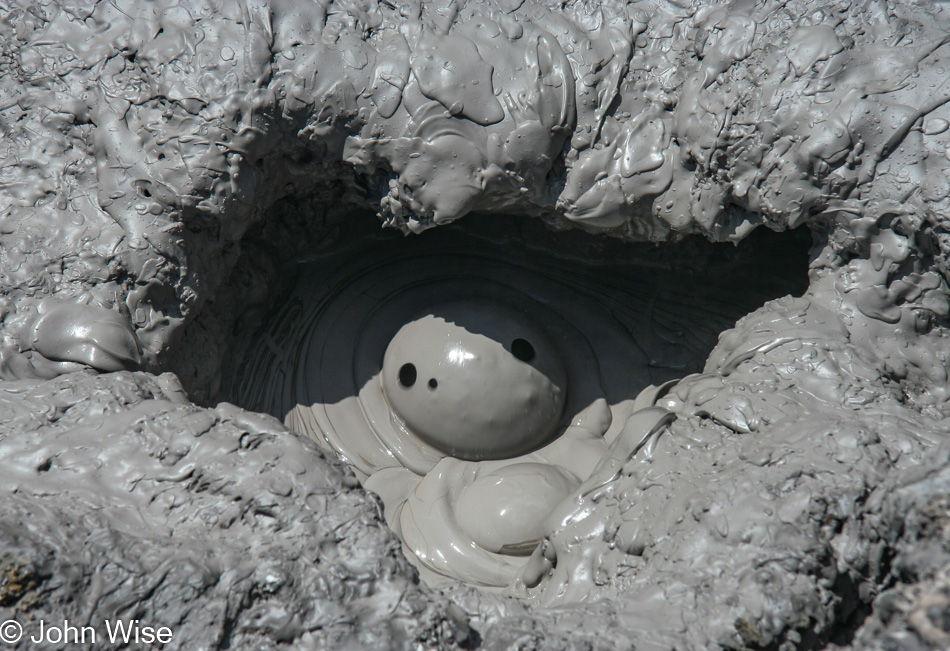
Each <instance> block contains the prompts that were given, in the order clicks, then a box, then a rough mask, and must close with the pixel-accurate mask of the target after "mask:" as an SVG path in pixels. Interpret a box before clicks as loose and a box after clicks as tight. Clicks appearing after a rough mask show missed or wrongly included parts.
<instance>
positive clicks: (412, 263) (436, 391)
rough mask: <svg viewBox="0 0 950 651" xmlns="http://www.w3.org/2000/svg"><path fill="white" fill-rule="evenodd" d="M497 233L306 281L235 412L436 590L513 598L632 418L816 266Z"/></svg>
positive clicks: (410, 247) (287, 301) (372, 257)
mask: <svg viewBox="0 0 950 651" xmlns="http://www.w3.org/2000/svg"><path fill="white" fill-rule="evenodd" d="M486 223H488V224H489V225H491V226H492V228H494V229H495V230H494V231H492V230H491V229H488V230H489V235H484V234H483V235H481V236H474V235H469V234H466V233H463V232H461V231H460V230H458V229H455V228H454V227H453V228H449V229H442V230H440V231H439V232H432V233H427V234H425V235H424V236H421V237H419V238H417V239H415V240H402V241H395V240H393V239H392V238H381V239H379V241H376V242H370V243H368V244H358V245H354V246H353V247H352V249H351V250H348V251H345V252H341V253H338V254H335V255H329V256H325V257H323V258H320V259H316V260H312V261H309V262H306V263H302V264H301V265H299V267H298V269H297V277H298V280H297V282H296V285H295V287H294V288H293V290H292V292H291V294H290V296H289V297H281V298H280V300H279V301H277V307H276V308H275V311H274V313H273V314H272V315H271V317H270V318H269V319H268V320H267V321H266V322H265V324H264V326H263V328H262V329H261V330H259V331H257V332H254V333H249V334H248V337H247V340H246V343H245V344H244V348H243V349H239V352H238V354H237V358H238V359H241V358H242V356H244V362H243V364H242V365H241V366H240V368H239V370H238V371H237V374H236V377H237V379H236V381H235V384H234V386H235V395H234V396H233V399H234V400H236V401H237V402H239V403H240V404H241V405H242V406H245V407H248V408H253V409H256V410H261V411H267V412H269V413H271V414H273V415H275V416H278V417H280V418H282V419H284V420H285V422H286V423H287V425H288V426H290V427H291V428H293V429H295V430H297V431H300V432H303V433H306V434H307V435H309V436H310V437H311V438H313V439H314V440H316V441H317V442H318V443H320V444H321V445H323V446H325V447H327V448H328V449H330V450H332V451H333V452H335V453H336V454H337V455H339V456H340V457H341V458H342V459H344V460H345V461H346V462H347V463H349V464H350V465H351V466H352V467H353V468H354V469H355V470H356V472H357V475H358V476H359V477H360V478H361V479H362V480H363V482H364V485H365V486H366V487H367V488H368V489H370V490H372V491H374V492H376V493H378V494H379V495H380V496H381V497H382V499H383V502H384V506H385V512H386V518H387V520H388V522H389V523H390V525H391V526H392V528H393V529H394V530H395V531H396V532H397V533H399V535H400V536H401V537H402V539H403V541H404V543H405V545H406V547H407V550H408V551H409V552H410V554H409V555H410V557H411V558H414V559H415V560H416V561H417V562H418V564H419V566H420V568H421V569H422V570H423V572H424V574H425V576H427V577H428V578H429V580H430V581H433V582H438V581H440V580H442V579H444V578H445V577H454V578H457V579H461V580H463V581H465V582H468V583H472V584H475V585H480V586H492V587H503V586H508V585H510V584H511V583H512V582H513V581H514V580H515V578H516V577H517V575H518V572H519V571H521V569H522V568H523V567H524V564H525V562H526V561H527V557H528V556H530V555H531V554H532V552H534V551H535V549H536V548H537V546H538V544H539V542H540V541H541V538H542V536H543V533H544V523H545V520H546V518H548V517H549V516H550V514H551V513H552V512H553V511H554V510H555V507H556V506H557V505H558V504H559V503H560V502H562V501H563V500H564V499H566V498H568V496H570V495H571V494H572V493H573V492H574V491H575V490H577V489H578V488H579V487H580V486H581V484H582V483H583V482H585V481H586V480H588V479H589V478H590V476H591V473H592V472H593V471H594V469H595V468H596V467H598V464H602V461H603V459H604V458H605V457H606V456H608V450H609V448H610V446H611V444H613V443H614V441H615V439H617V438H618V436H619V435H620V433H621V431H623V429H624V427H625V425H626V424H627V422H628V420H629V419H630V417H631V415H632V414H634V413H636V412H637V411H638V410H641V409H644V408H648V407H651V406H652V405H653V402H654V400H655V399H656V398H657V397H659V396H661V395H662V393H663V390H664V389H662V388H660V387H662V386H663V385H664V383H667V382H669V381H670V380H673V379H675V378H678V377H682V376H683V375H685V374H686V373H689V372H692V371H697V370H700V369H701V368H702V364H703V361H704V360H705V358H706V355H707V354H708V352H709V350H711V349H712V347H713V346H714V345H715V342H716V340H717V336H718V333H719V332H720V331H721V330H723V329H725V328H728V327H729V326H730V325H732V323H733V322H734V320H735V319H736V318H738V317H739V316H741V315H743V314H745V313H747V312H748V311H749V310H750V309H752V308H754V307H755V306H756V305H757V304H760V303H761V302H762V301H764V300H765V299H766V298H768V297H771V296H777V295H781V294H783V293H785V292H788V291H801V290H802V289H803V281H802V277H803V276H804V273H803V271H804V262H805V258H804V255H801V257H800V262H799V264H798V265H791V266H790V269H789V270H788V271H787V273H789V274H795V273H796V271H797V273H799V274H801V275H800V276H798V278H797V279H796V280H790V279H789V277H787V276H784V275H777V274H776V275H773V274H770V273H768V272H763V271H762V270H759V271H758V272H755V273H757V274H758V276H757V277H752V271H753V268H754V267H752V265H753V264H755V262H756V260H749V261H745V262H744V263H739V264H737V263H735V262H732V263H725V262H718V263H714V264H712V266H711V267H709V268H706V269H704V271H705V272H706V273H707V275H706V276H703V275H701V274H700V273H698V270H696V269H694V270H693V271H692V272H686V271H673V270H672V269H671V268H669V266H667V265H665V264H662V263H659V262H654V263H652V264H649V263H645V262H640V263H632V262H629V261H626V260H624V261H623V262H620V261H619V260H615V261H613V262H608V263H601V264H591V263H586V262H580V261H578V260H576V259H570V258H567V257H560V256H558V255H555V254H553V253H550V252H546V251H544V250H537V249H528V248H526V247H525V246H524V245H522V244H518V242H517V240H512V239H511V237H510V234H509V238H508V239H507V241H502V239H503V238H499V236H498V233H499V232H506V231H505V229H504V228H502V227H501V226H500V224H501V223H502V222H501V220H498V219H495V220H487V222H486ZM476 230H477V229H476ZM508 230H509V231H510V229H508ZM573 237H574V239H576V235H575V236H573ZM760 239H761V238H760ZM795 239H796V238H789V240H788V241H790V242H792V241H794V240H795ZM798 239H799V240H800V239H801V238H798ZM710 246H712V245H710ZM720 246H722V245H720ZM725 246H727V247H728V248H730V249H731V248H733V247H732V246H731V245H725ZM621 248H622V247H621ZM765 249H766V250H768V249H769V247H768V246H767V247H765ZM772 249H775V246H774V245H772ZM782 250H783V251H788V250H794V247H793V246H787V247H786V248H785V249H782ZM631 253H632V252H630V251H628V255H630V254H631ZM799 253H800V254H803V253H804V251H803V250H800V251H799ZM754 257H755V258H757V259H761V258H763V257H764V256H763V255H762V253H761V252H759V253H757V254H756V255H755V256H754ZM743 264H745V265H746V266H745V267H743ZM717 265H718V266H717ZM783 273H786V272H785V271H783ZM793 277H794V276H793ZM261 342H263V345H261ZM242 351H243V352H242ZM646 351H650V352H649V353H647V352H646ZM648 429H649V428H648ZM632 436H635V435H632Z"/></svg>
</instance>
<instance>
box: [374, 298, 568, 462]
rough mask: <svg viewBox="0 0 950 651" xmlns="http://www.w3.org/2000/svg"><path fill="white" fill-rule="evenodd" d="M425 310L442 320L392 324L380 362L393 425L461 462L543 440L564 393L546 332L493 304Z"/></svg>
mask: <svg viewBox="0 0 950 651" xmlns="http://www.w3.org/2000/svg"><path fill="white" fill-rule="evenodd" d="M432 311H433V312H437V313H438V314H439V315H440V316H438V317H436V316H432V315H431V314H427V315H426V316H423V317H421V318H418V319H414V320H412V321H410V322H409V323H407V324H406V325H404V326H403V327H402V328H400V329H399V332H397V333H396V336H395V337H393V340H392V341H391V342H390V344H389V347H388V348H387V349H386V354H385V356H384V358H383V368H382V374H381V377H382V384H383V395H385V397H386V401H387V402H388V403H389V406H390V408H391V409H392V413H393V416H394V417H395V418H396V419H397V421H398V422H397V426H402V427H405V429H407V430H408V431H409V432H410V433H411V434H414V435H416V436H418V437H419V438H421V439H422V440H423V441H425V442H426V443H428V444H429V445H432V446H433V447H435V448H437V449H438V450H440V451H442V452H445V453H446V454H449V455H451V456H453V457H458V458H460V459H466V460H469V461H479V460H482V459H504V458H507V457H514V456H518V455H519V454H524V453H526V452H529V451H531V450H532V449H534V448H537V447H540V446H541V445H543V444H545V443H547V442H549V441H550V440H551V438H552V437H553V436H555V428H556V427H557V426H558V421H559V420H560V418H561V414H562V412H563V411H564V402H565V394H566V393H567V388H568V387H567V374H566V371H565V369H564V364H563V362H562V361H561V356H562V353H561V352H560V351H559V350H558V349H557V347H556V346H554V345H553V344H552V343H551V342H550V341H549V338H548V336H547V335H546V334H545V332H544V331H543V330H542V329H541V328H540V327H539V326H538V325H537V324H535V323H532V321H531V319H530V318H529V317H528V316H527V315H524V314H521V313H519V312H518V311H517V310H515V309H512V308H510V307H507V306H505V305H503V304H499V303H492V302H487V301H477V300H472V301H459V302H456V303H451V304H447V305H442V306H436V307H434V308H433V310H432ZM525 337H527V338H525ZM529 339H530V341H529ZM532 342H533V343H532ZM420 376H421V378H426V377H427V378H429V379H428V380H427V381H424V380H422V379H421V378H420ZM417 380H419V381H417Z"/></svg>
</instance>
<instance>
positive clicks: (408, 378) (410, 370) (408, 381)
mask: <svg viewBox="0 0 950 651" xmlns="http://www.w3.org/2000/svg"><path fill="white" fill-rule="evenodd" d="M415 383H416V367H415V366H414V365H412V364H403V365H402V367H400V369H399V384H401V385H402V386H404V387H406V388H409V387H411V386H412V385H413V384H415ZM430 386H431V381H430Z"/></svg>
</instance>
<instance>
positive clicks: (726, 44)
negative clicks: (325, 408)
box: [0, 0, 950, 649]
mask: <svg viewBox="0 0 950 651" xmlns="http://www.w3.org/2000/svg"><path fill="white" fill-rule="evenodd" d="M0 15H2V19H0V128H2V133H3V139H2V141H0V159H2V163H0V188H2V191H0V378H2V381H0V490H2V491H3V499H2V500H0V540H2V542H0V619H2V620H6V619H16V620H18V621H20V622H21V623H22V624H23V626H24V628H25V629H26V631H27V633H31V632H35V631H36V630H37V629H36V626H37V624H38V622H39V621H40V620H45V621H55V620H61V619H63V618H68V619H69V620H70V621H74V622H76V623H83V624H85V623H97V622H102V621H104V620H106V619H110V618H114V617H121V618H128V619H139V620H141V621H143V622H146V623H149V624H153V625H156V626H159V625H163V626H168V627H171V628H172V629H173V630H174V631H175V642H174V647H177V648H188V649H199V648H208V649H214V648H255V649H256V648H280V647H285V648H407V649H408V648H452V647H455V646H459V647H462V648H485V649H509V648H518V649H617V648H629V647H634V646H635V647H636V648H646V649H651V648H657V649H662V648H673V647H676V648H708V647H710V646H721V647H728V648H750V649H757V648H765V649H792V648H824V647H828V648H841V647H846V648H848V647H850V648H855V649H857V648H880V649H893V648H907V649H937V648H946V647H947V646H950V596H948V595H950V578H948V577H950V558H948V553H950V528H948V525H947V512H948V511H947V509H948V486H950V484H948V481H950V476H948V472H950V471H948V467H950V464H948V461H950V459H948V456H950V447H948V444H947V435H948V432H950V421H948V416H950V408H948V403H947V400H948V397H950V384H948V370H947V369H948V352H947V351H948V350H950V347H948V344H947V341H948V340H947V326H948V294H950V292H948V289H947V278H948V267H947V262H946V261H947V255H948V252H950V235H948V233H950V227H948V215H950V199H948V198H950V178H948V174H947V171H948V169H950V162H948V161H950V114H948V110H947V106H948V104H947V102H948V101H950V86H948V83H947V81H946V79H947V75H946V70H947V66H950V59H948V57H950V45H948V42H950V37H948V36H947V27H948V25H950V16H948V15H947V13H946V10H941V9H940V7H939V6H938V5H936V4H929V3H920V4H913V5H911V4H906V5H903V4H890V5H878V4H873V3H871V4H864V5H857V4H854V3H843V4H838V5H825V4H821V3H817V2H793V3H772V2H763V3H759V4H754V5H753V4H750V3H743V2H732V3H725V4H706V3H694V4H689V3H677V4H674V3H668V4H665V5H662V6H661V5H658V4H653V3H629V4H627V3H619V2H616V3H614V2H610V3H584V2H576V3H562V4H558V5H556V6H549V5H546V4H543V3H536V2H524V3H518V2H513V3H508V2H497V3H474V2H469V3H465V2H461V3H444V4H439V3H406V4H401V3H389V2H380V3H369V2H356V1H354V2H349V1H344V2H330V3H326V2H324V3H309V2H276V1H275V2H272V3H259V4H253V5H241V6H238V5H234V6H231V7H225V8H221V9H219V8H217V7H216V6H212V5H208V4H200V3H185V4H174V3H170V2H169V3H164V2H163V3H152V2H147V3H146V2H134V1H132V0H129V1H128V2H115V3H96V2H88V3H63V4H62V5H59V4H56V3H46V2H27V1H25V0H24V1H23V2H18V3H13V4H10V3H2V4H0ZM367 207H370V208H372V209H375V210H377V211H378V213H379V215H380V216H381V218H382V219H383V221H385V222H386V223H388V224H389V225H390V226H395V227H398V228H401V229H403V230H406V231H420V230H425V229H426V228H429V227H432V226H436V225H439V224H442V223H445V222H448V221H452V220H454V219H458V218H461V217H463V216H464V215H465V214H467V213H469V212H473V211H475V212H478V211H482V212H496V213H510V214H512V215H515V214H517V215H523V216H528V217H532V218H540V219H541V220H542V221H544V222H545V223H547V224H549V225H552V226H555V227H557V228H566V227H579V228H583V229H584V230H587V231H589V232H595V233H599V234H602V235H604V236H616V237H620V238H626V239H628V240H638V241H658V240H671V241H674V242H675V241H677V240H681V238H683V237H684V236H685V235H688V234H700V235H703V236H705V237H707V238H709V239H713V240H734V241H738V240H741V239H743V238H744V237H745V236H747V235H748V233H749V232H750V231H751V230H752V229H753V228H754V227H756V226H767V227H769V228H772V229H775V230H782V229H786V228H792V227H795V226H798V225H801V224H805V225H806V226H807V227H808V228H810V229H811V231H812V233H813V234H814V236H815V247H814V248H813V252H812V257H811V264H810V273H809V280H810V286H809V289H808V291H807V292H806V293H805V295H804V296H802V297H798V298H791V297H788V298H784V299H780V300H777V301H773V302H770V303H768V304H766V305H765V306H763V307H762V308H761V309H759V310H757V311H755V312H753V313H752V314H750V315H749V316H747V317H746V318H745V319H743V320H742V321H740V322H739V323H738V324H737V326H736V328H734V329H732V330H729V331H727V332H725V333H723V336H722V337H721V338H720V342H719V344H718V346H717V347H716V349H715V350H713V351H712V352H711V354H710V356H709V359H708V361H707V364H706V367H705V369H703V371H702V372H701V373H696V374H693V375H690V376H688V377H686V378H684V379H683V380H682V381H681V382H680V383H679V384H677V385H676V386H675V387H673V388H671V389H670V390H669V391H668V392H667V393H665V394H659V395H657V404H658V405H659V406H660V407H663V408H665V409H668V410H669V411H671V412H672V413H674V414H675V415H676V420H675V421H673V422H672V424H670V425H669V426H668V427H666V428H664V429H662V431H658V432H657V435H656V436H655V437H654V439H653V441H652V442H651V443H650V445H648V446H647V447H645V448H643V450H641V453H638V454H636V455H626V456H622V455H621V456H619V457H618V458H616V459H614V460H613V461H612V462H610V463H608V464H607V465H605V467H604V472H603V473H602V474H601V475H598V478H599V479H598V481H599V483H598V485H597V486H596V487H594V488H595V490H588V491H585V492H582V493H579V494H577V495H575V496H574V497H573V498H572V500H571V501H569V502H568V503H565V504H564V505H562V506H563V509H562V510H561V511H559V513H560V514H561V515H562V516H563V517H561V518H560V520H558V521H557V522H555V523H554V524H552V526H551V528H550V530H549V532H548V535H547V536H546V539H545V541H544V543H543V545H542V548H541V551H540V552H539V554H538V557H537V558H536V560H537V563H536V564H535V568H536V570H537V571H536V576H535V577H533V578H532V580H530V581H526V582H525V581H523V582H522V583H521V584H519V585H517V586H515V588H514V590H513V594H512V595H500V594H488V593H482V592H479V591H477V590H475V589H474V588H469V587H465V586H453V587H449V588H446V589H444V590H440V591H436V590H433V589H430V588H427V587H426V586H424V585H421V584H420V583H419V581H418V578H417V576H416V574H415V570H414V569H413V567H412V566H411V565H410V564H409V563H408V561H407V560H406V559H405V557H404V556H403V555H402V552H401V550H400V545H399V541H398V540H397V539H396V538H395V537H394V536H393V535H392V534H391V533H390V532H389V530H388V529H387V528H386V527H385V524H384V523H383V521H382V518H381V515H380V511H379V506H378V503H377V501H376V499H375V498H374V497H373V496H372V495H370V494H368V493H366V492H365V491H363V490H362V489H361V488H360V487H359V486H358V484H357V483H356V482H355V481H354V478H353V476H352V475H351V474H348V471H347V470H346V469H345V468H342V467H341V466H339V464H338V463H337V462H335V461H333V460H330V459H327V458H326V456H325V455H324V454H323V453H322V452H321V451H320V450H319V449H318V448H317V447H316V446H315V445H313V444H312V443H310V442H309V441H307V440H304V439H303V438H302V437H300V436H299V435H297V434H295V433H294V432H291V431H288V430H287V429H286V428H284V427H283V426H282V425H280V424H279V423H278V422H277V421H275V420H274V419H272V418H269V417H265V416H262V415H258V414H253V413H249V412H245V411H242V410H241V409H240V408H237V407H234V406H230V405H227V404H218V405H217V406H210V405H215V404H216V402H217V401H216V399H215V397H216V396H217V395H219V386H220V369H221V368H222V365H223V361H224V360H225V359H226V357H227V354H228V352H229V350H230V349H229V346H230V344H231V342H232V333H233V332H234V329H235V325H236V324H240V323H241V321H242V319H245V318H246V317H248V316H249V315H251V316H254V318H258V317H259V316H260V315H261V314H263V313H265V312H266V307H267V305H268V301H269V300H271V299H273V298H274V297H275V296H279V295H280V292H281V291H282V290H283V289H285V287H284V286H283V285H282V278H283V276H284V275H285V273H286V268H285V266H284V264H285V263H286V262H288V261H290V260H293V259H296V258H298V257H301V256H304V255H307V254H308V253H313V252H314V251H317V250H320V249H321V248H328V247H345V246H346V245H347V241H348V239H349V238H355V237H363V236H365V232H366V231H365V229H360V228H355V227H354V226H353V224H352V221H353V219H355V218H353V215H355V214H357V213H356V212H355V211H356V210H357V209H360V210H365V209H366V208H367ZM684 246H685V245H684ZM686 250H687V249H685V248H684V251H686ZM588 255H592V256H596V255H598V249H597V248H591V249H590V250H589V251H588ZM565 264H569V263H568V262H566V263H565ZM775 264H776V265H780V264H782V261H780V260H776V261H775ZM225 366H226V365H225ZM176 376H177V377H176ZM182 386H184V387H185V389H183V388H182ZM192 399H193V400H195V401H197V402H199V403H201V404H204V405H208V406H204V407H201V406H196V405H195V404H192V402H191V400H192ZM614 462H615V463H614ZM611 463H613V465H611ZM587 488H591V486H587ZM526 578H527V577H526ZM529 584H530V587H529ZM97 626H101V624H97ZM20 648H35V646H31V645H29V643H27V642H25V641H24V642H22V643H21V645H20ZM97 648H98V647H97ZM104 648H105V647H104ZM168 648H173V645H169V646H168Z"/></svg>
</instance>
